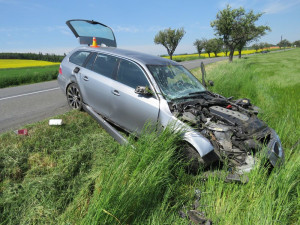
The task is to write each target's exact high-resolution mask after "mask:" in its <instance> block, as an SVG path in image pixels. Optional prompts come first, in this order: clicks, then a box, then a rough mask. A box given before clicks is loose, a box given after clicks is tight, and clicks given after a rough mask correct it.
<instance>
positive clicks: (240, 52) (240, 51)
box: [239, 49, 242, 59]
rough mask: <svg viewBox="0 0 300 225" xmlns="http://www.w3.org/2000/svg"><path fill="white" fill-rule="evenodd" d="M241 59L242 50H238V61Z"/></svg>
mask: <svg viewBox="0 0 300 225" xmlns="http://www.w3.org/2000/svg"><path fill="white" fill-rule="evenodd" d="M240 58H242V49H239V59H240Z"/></svg>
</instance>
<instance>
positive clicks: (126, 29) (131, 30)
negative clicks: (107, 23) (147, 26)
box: [113, 25, 140, 33]
mask: <svg viewBox="0 0 300 225" xmlns="http://www.w3.org/2000/svg"><path fill="white" fill-rule="evenodd" d="M113 31H114V32H115V33H118V32H127V33H137V32H139V31H140V30H139V29H138V28H136V27H135V26H129V27H124V26H120V25H118V26H116V28H114V29H113Z"/></svg>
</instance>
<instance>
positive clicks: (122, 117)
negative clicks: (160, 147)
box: [110, 59, 159, 134]
mask: <svg viewBox="0 0 300 225" xmlns="http://www.w3.org/2000/svg"><path fill="white" fill-rule="evenodd" d="M137 86H148V87H150V84H149V81H148V79H147V77H146V74H145V72H144V71H143V70H142V68H141V67H140V66H139V65H138V64H136V63H134V62H132V61H128V60H123V59H122V60H121V61H120V63H119V67H118V71H117V76H116V80H115V81H113V85H112V89H111V93H112V96H113V98H112V99H111V104H112V113H111V115H110V119H111V120H112V121H113V122H114V123H116V124H117V125H119V126H120V127H122V128H124V129H126V130H128V131H130V132H136V133H137V134H140V133H141V131H142V130H143V127H144V125H145V124H146V123H149V124H151V125H152V126H153V125H154V127H155V125H156V124H157V120H158V113H159V101H158V99H157V98H156V97H155V96H154V95H151V96H145V95H140V94H137V93H135V88H136V87H137Z"/></svg>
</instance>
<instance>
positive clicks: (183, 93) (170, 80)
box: [148, 65, 206, 100]
mask: <svg viewBox="0 0 300 225" xmlns="http://www.w3.org/2000/svg"><path fill="white" fill-rule="evenodd" d="M148 68H149V70H150V72H151V73H152V75H153V77H154V79H155V81H156V82H157V84H158V86H159V87H160V89H161V92H162V93H163V95H164V96H165V97H166V98H167V100H173V99H177V98H182V97H188V96H189V95H192V94H193V93H198V92H204V91H206V89H205V88H204V87H203V85H202V84H201V83H200V81H199V80H198V79H197V78H196V77H194V76H193V75H192V74H191V73H190V72H189V71H188V70H187V69H185V68H184V67H183V66H174V65H166V66H160V65H148Z"/></svg>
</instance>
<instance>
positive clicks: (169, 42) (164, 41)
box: [154, 27, 185, 59]
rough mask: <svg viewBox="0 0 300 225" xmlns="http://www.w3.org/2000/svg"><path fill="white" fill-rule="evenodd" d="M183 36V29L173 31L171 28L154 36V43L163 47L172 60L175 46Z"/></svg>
mask: <svg viewBox="0 0 300 225" xmlns="http://www.w3.org/2000/svg"><path fill="white" fill-rule="evenodd" d="M184 34H185V31H184V29H183V27H182V28H179V29H174V30H173V29H171V28H168V29H165V30H161V31H159V32H158V34H156V35H155V38H154V43H155V44H161V45H163V46H164V47H165V48H166V49H167V51H168V55H169V56H170V59H172V56H173V54H174V52H175V49H176V48H177V45H178V44H179V42H180V40H181V39H182V38H183V36H184Z"/></svg>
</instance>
